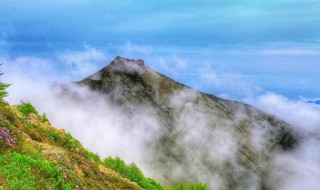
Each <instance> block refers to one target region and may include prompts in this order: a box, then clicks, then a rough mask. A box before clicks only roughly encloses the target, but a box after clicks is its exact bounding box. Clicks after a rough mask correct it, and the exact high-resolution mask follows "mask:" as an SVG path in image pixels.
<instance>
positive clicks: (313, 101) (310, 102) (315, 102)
mask: <svg viewBox="0 0 320 190" xmlns="http://www.w3.org/2000/svg"><path fill="white" fill-rule="evenodd" d="M307 103H309V104H318V105H320V100H308V101H307Z"/></svg>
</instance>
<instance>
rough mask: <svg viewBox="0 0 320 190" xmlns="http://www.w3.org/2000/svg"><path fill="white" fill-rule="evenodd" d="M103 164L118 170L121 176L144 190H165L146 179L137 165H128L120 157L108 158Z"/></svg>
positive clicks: (151, 180) (153, 181)
mask: <svg viewBox="0 0 320 190" xmlns="http://www.w3.org/2000/svg"><path fill="white" fill-rule="evenodd" d="M103 162H104V164H105V165H106V166H107V167H109V168H112V169H114V170H116V171H117V172H119V173H120V174H122V175H124V176H125V177H127V178H128V179H129V180H130V181H133V182H136V183H137V184H138V185H139V186H140V187H142V188H144V189H148V190H164V188H163V187H162V186H161V185H160V184H159V183H157V182H156V181H155V180H153V179H150V178H145V177H144V175H143V173H142V171H141V170H140V169H139V168H138V167H137V165H136V164H135V163H132V164H129V165H127V164H126V163H125V162H124V161H123V160H121V159H120V158H119V157H116V158H112V157H107V158H105V159H104V160H103Z"/></svg>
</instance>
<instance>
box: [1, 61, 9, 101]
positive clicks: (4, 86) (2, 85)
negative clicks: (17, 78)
mask: <svg viewBox="0 0 320 190" xmlns="http://www.w3.org/2000/svg"><path fill="white" fill-rule="evenodd" d="M1 65H2V64H0V66H1ZM1 75H3V73H2V72H0V76H1ZM8 86H10V84H5V83H2V82H0V99H3V98H4V97H6V96H7V95H8V92H7V91H6V89H7V87H8Z"/></svg>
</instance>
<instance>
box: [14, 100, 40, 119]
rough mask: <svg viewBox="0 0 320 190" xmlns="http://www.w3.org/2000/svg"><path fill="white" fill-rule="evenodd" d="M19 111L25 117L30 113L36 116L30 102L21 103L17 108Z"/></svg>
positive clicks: (35, 111)
mask: <svg viewBox="0 0 320 190" xmlns="http://www.w3.org/2000/svg"><path fill="white" fill-rule="evenodd" d="M17 107H18V109H19V111H21V112H22V113H23V114H24V115H25V116H28V115H29V114H31V113H34V114H37V115H38V112H37V110H36V109H35V108H34V107H33V105H32V104H31V103H30V102H24V101H21V103H20V104H19V105H18V106H17Z"/></svg>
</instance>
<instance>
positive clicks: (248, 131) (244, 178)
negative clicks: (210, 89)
mask: <svg viewBox="0 0 320 190" xmlns="http://www.w3.org/2000/svg"><path fill="white" fill-rule="evenodd" d="M78 84H79V85H85V86H88V87H90V88H91V89H92V90H94V91H97V92H100V93H102V94H104V95H105V97H106V98H107V99H108V100H110V101H112V102H113V103H114V105H115V106H119V107H122V108H124V109H125V110H126V111H127V112H128V113H130V112H136V111H138V107H139V109H140V108H141V107H148V108H151V109H152V110H153V111H154V112H155V114H156V116H157V119H158V120H159V123H160V129H159V130H158V133H157V134H156V135H155V136H154V138H153V139H152V140H151V141H150V142H149V143H148V144H147V145H146V147H147V150H146V152H147V153H148V156H147V157H146V159H145V161H146V162H147V163H148V164H149V169H150V170H152V171H155V173H160V174H161V175H160V176H154V177H156V178H158V179H159V180H160V181H162V182H163V183H176V182H179V181H184V182H197V181H202V182H205V183H207V184H209V185H210V186H211V187H212V188H214V189H274V186H273V185H274V184H273V182H272V180H273V179H272V176H271V175H272V171H273V168H272V161H273V155H274V154H275V153H276V152H283V151H290V150H291V149H293V148H294V147H295V145H296V144H297V138H296V137H295V135H294V134H293V133H292V132H291V131H290V128H289V125H288V124H287V123H285V122H283V121H281V120H279V119H277V118H275V117H274V116H272V115H270V114H267V113H264V112H262V111H260V110H258V109H256V108H254V107H251V106H249V105H246V104H243V103H240V102H235V101H229V100H224V99H221V98H218V97H216V96H214V95H210V94H204V93H201V92H199V91H196V90H195V89H192V88H190V87H187V86H185V85H182V84H180V83H178V82H175V81H174V80H172V79H170V78H168V77H166V76H164V75H161V74H159V73H157V72H155V71H153V70H152V69H150V68H149V67H147V66H146V65H145V64H144V61H142V60H133V59H126V58H122V57H116V58H115V60H113V61H112V62H111V63H110V65H109V66H107V67H105V68H103V69H102V70H100V71H98V72H97V73H95V74H93V75H92V76H89V77H88V78H85V79H84V80H82V81H80V82H78ZM141 117H144V116H143V115H141ZM128 127H130V126H128ZM133 130H134V129H133Z"/></svg>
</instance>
